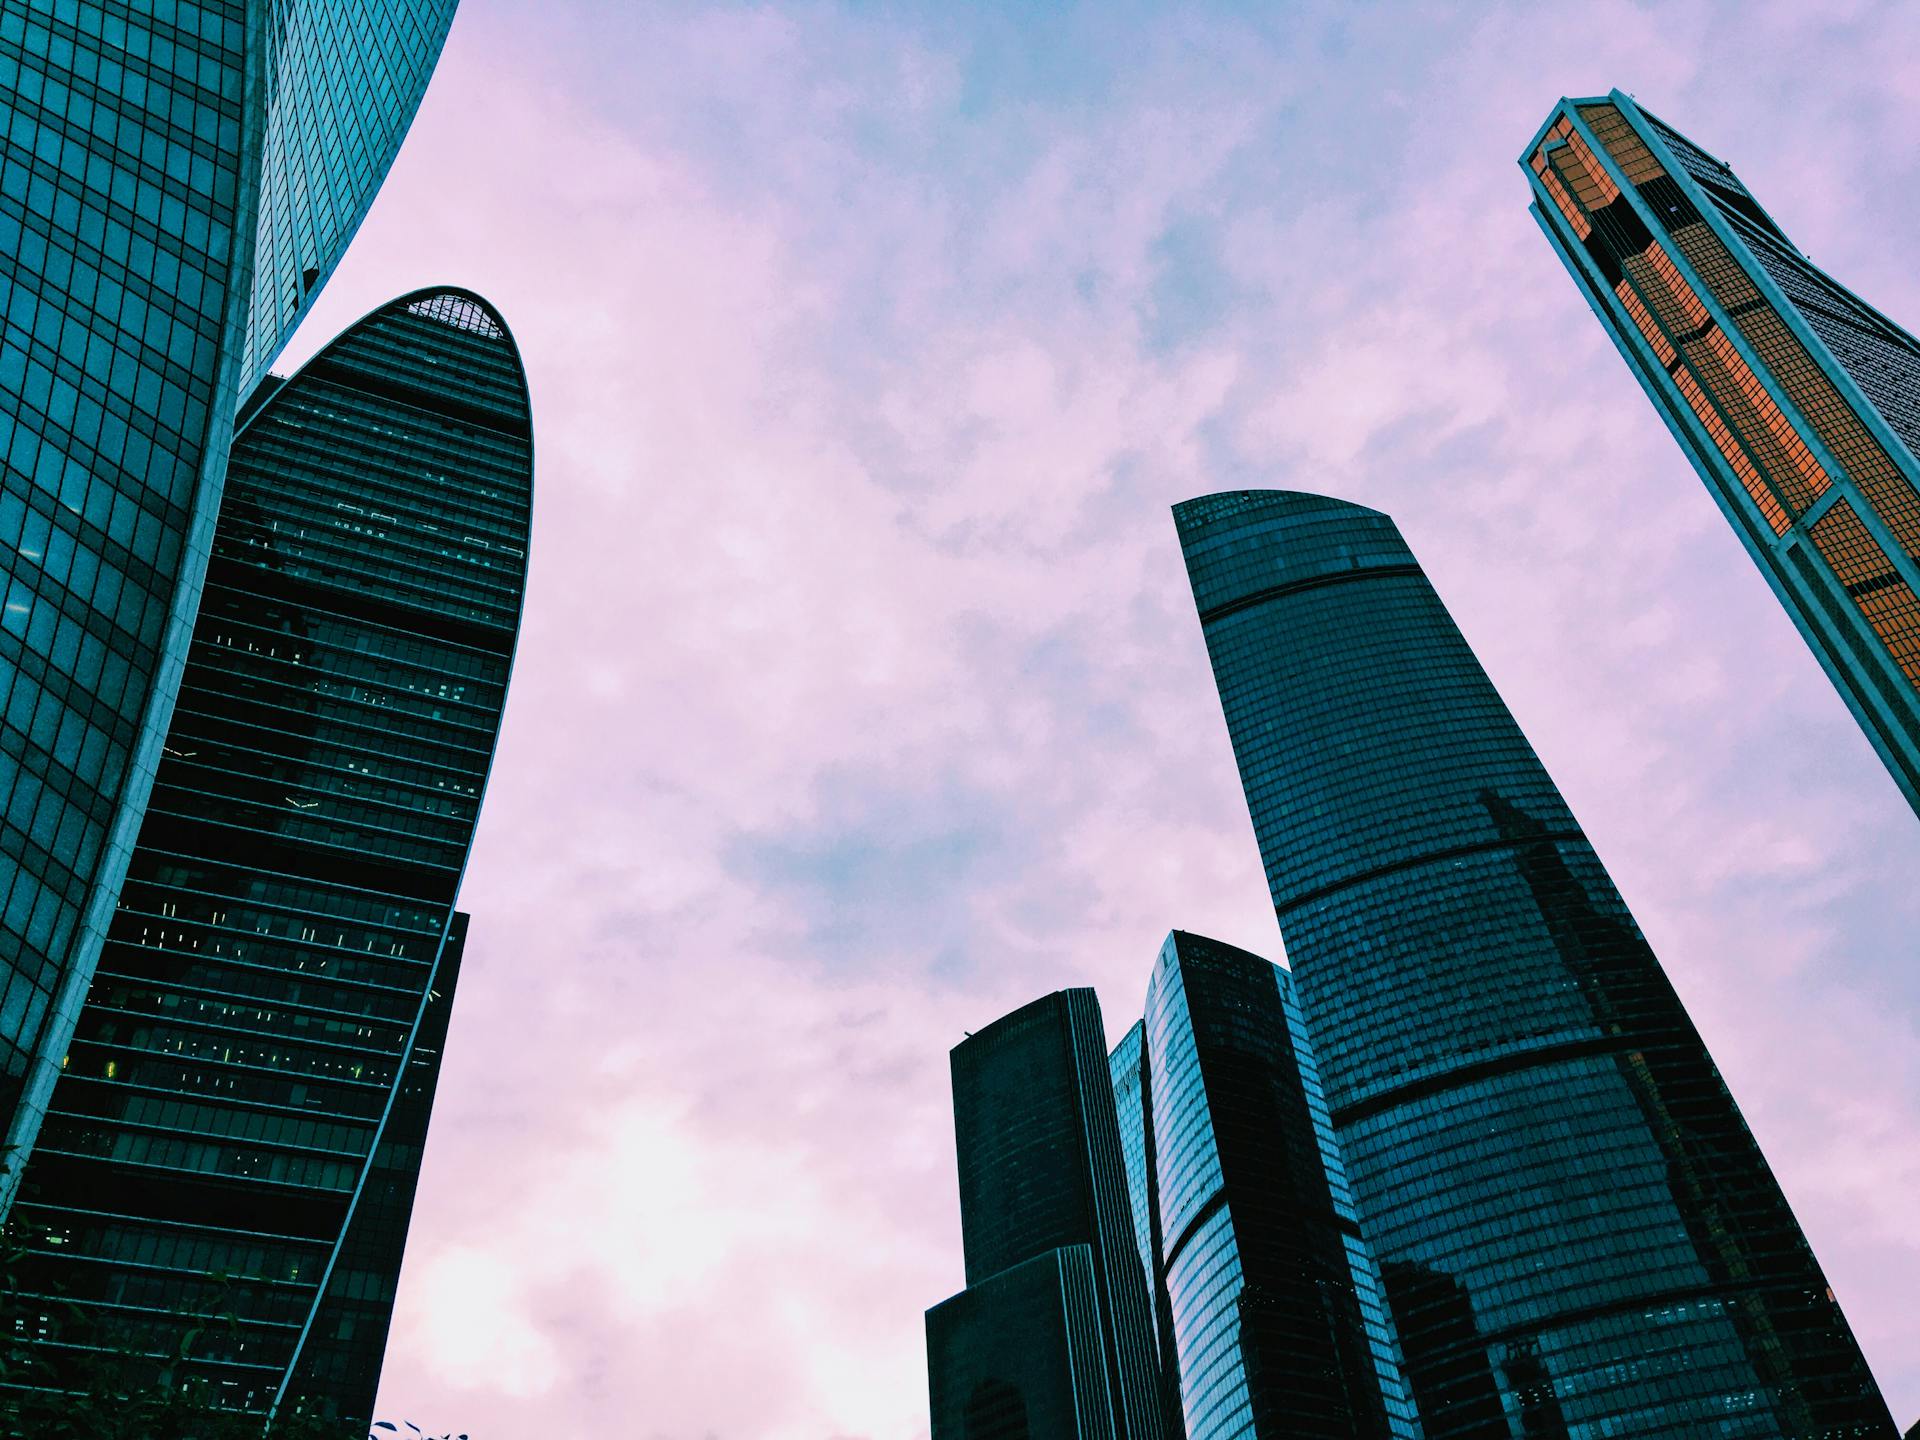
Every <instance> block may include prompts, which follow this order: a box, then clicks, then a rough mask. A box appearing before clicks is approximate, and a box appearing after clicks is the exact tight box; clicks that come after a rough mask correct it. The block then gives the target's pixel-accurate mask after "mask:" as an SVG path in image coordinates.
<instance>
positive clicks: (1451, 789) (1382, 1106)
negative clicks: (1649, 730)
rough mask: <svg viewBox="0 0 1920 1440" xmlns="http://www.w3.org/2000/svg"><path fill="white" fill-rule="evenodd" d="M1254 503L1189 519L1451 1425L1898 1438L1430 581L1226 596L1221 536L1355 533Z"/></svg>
mask: <svg viewBox="0 0 1920 1440" xmlns="http://www.w3.org/2000/svg"><path fill="white" fill-rule="evenodd" d="M1262 498H1263V502H1264V503H1263V506H1262V507H1261V508H1258V509H1255V508H1248V509H1245V510H1243V511H1242V512H1241V513H1240V514H1239V515H1238V516H1237V517H1236V518H1235V519H1234V520H1232V521H1230V522H1227V523H1224V524H1213V523H1208V522H1206V521H1204V520H1196V519H1195V518H1194V517H1193V515H1192V513H1191V512H1189V511H1187V510H1186V509H1185V507H1181V508H1180V509H1178V510H1176V516H1177V517H1178V519H1179V524H1180V529H1181V539H1182V543H1183V547H1184V549H1185V550H1186V553H1187V557H1188V564H1189V572H1190V574H1191V576H1192V578H1193V582H1194V590H1195V595H1196V603H1197V604H1198V605H1199V607H1200V611H1201V615H1202V620H1203V628H1204V631H1205V635H1206V641H1207V647H1208V653H1209V655H1210V657H1211V660H1212V664H1213V669H1214V674H1215V678H1216V680H1217V682H1218V685H1219V689H1220V695H1221V701H1222V705H1223V708H1224V710H1225V712H1226V718H1227V725H1228V731H1229V734H1230V735H1231V737H1232V740H1233V745H1234V752H1235V756H1236V759H1237V760H1238V763H1239V767H1240V772H1241V778H1242V782H1243V785H1244V788H1245V791H1246V795H1247V800H1248V805H1249V809H1250V811H1251V813H1252V817H1253V822H1254V829H1255V832H1256V834H1257V835H1258V837H1259V840H1260V844H1261V848H1262V856H1263V859H1264V861H1265V863H1266V866H1267V871H1268V874H1269V877H1270V879H1271V882H1272V892H1273V897H1274V901H1275V903H1276V906H1277V909H1278V913H1279V916H1280V920H1281V926H1282V930H1283V932H1284V934H1285V938H1286V944H1287V953H1288V956H1289V958H1290V959H1291V961H1292V963H1293V972H1292V973H1293V977H1294V983H1295V986H1296V988H1297V990H1298V993H1299V995H1300V998H1301V1004H1302V1009H1303V1011H1304V1013H1305V1020H1306V1028H1307V1030H1308V1031H1309V1033H1311V1035H1312V1037H1313V1042H1314V1051H1315V1055H1316V1058H1317V1061H1318V1069H1319V1074H1320V1076H1321V1079H1322V1082H1323V1084H1324V1087H1325V1092H1326V1099H1327V1102H1328V1105H1329V1107H1330V1113H1331V1118H1332V1121H1333V1125H1334V1128H1335V1130H1336V1131H1337V1133H1338V1135H1339V1140H1340V1151H1341V1154H1342V1156H1343V1157H1344V1161H1345V1164H1346V1168H1347V1174H1348V1177H1349V1179H1350V1181H1351V1184H1352V1189H1353V1195H1354V1200H1355V1203H1356V1206H1357V1208H1358V1211H1359V1216H1360V1230H1361V1233H1362V1234H1363V1235H1364V1236H1365V1237H1366V1239H1367V1241H1368V1243H1369V1245H1370V1247H1371V1248H1372V1250H1373V1253H1374V1255H1375V1257H1376V1258H1377V1260H1378V1261H1379V1264H1380V1271H1381V1275H1382V1278H1383V1282H1384V1288H1385V1292H1386V1298H1387V1301H1388V1306H1389V1309H1390V1310H1391V1313H1392V1316H1393V1320H1394V1323H1395V1327H1396V1329H1397V1332H1398V1338H1399V1341H1400V1343H1401V1346H1402V1353H1403V1357H1404V1362H1405V1368H1406V1373H1407V1376H1408V1381H1409V1384H1410V1386H1411V1388H1412V1391H1413V1394H1414V1399H1415V1403H1416V1405H1417V1407H1418V1409H1419V1412H1420V1419H1421V1422H1422V1425H1423V1427H1424V1429H1425V1432H1426V1434H1427V1435H1428V1436H1429V1437H1430V1440H1448V1437H1453V1436H1462V1437H1465V1436H1481V1435H1485V1434H1488V1433H1500V1432H1499V1431H1497V1430H1490V1429H1489V1427H1490V1426H1492V1425H1502V1426H1508V1427H1511V1429H1510V1431H1509V1432H1508V1433H1516V1434H1517V1433H1536V1434H1558V1433H1570V1434H1660V1435H1674V1436H1700V1437H1703V1440H1704V1437H1706V1436H1709V1435H1715V1436H1719V1435H1728V1434H1741V1435H1754V1436H1758V1435H1769V1436H1781V1437H1785V1436H1804V1435H1834V1436H1838V1435H1854V1434H1859V1435H1874V1436H1889V1435H1891V1434H1892V1430H1891V1423H1890V1420H1889V1418H1888V1416H1887V1414H1886V1409H1885V1406H1884V1404H1883V1402H1882V1401H1881V1400H1880V1398H1879V1395H1878V1392H1877V1390H1876V1389H1875V1387H1874V1385H1873V1381H1872V1378H1871V1376H1870V1374H1869V1373H1868V1371H1867V1369H1866V1366H1865V1363H1864V1361H1863V1360H1862V1358H1861V1356H1860V1354H1859V1351H1858V1348H1857V1346H1856V1345H1855V1343H1854V1341H1853V1339H1852V1336H1851V1333H1850V1332H1849V1330H1848V1329H1847V1326H1846V1322H1845V1320H1844V1318H1843V1317H1842V1316H1841V1314H1840V1311H1839V1309H1838V1307H1837V1306H1836V1305H1835V1304H1834V1303H1833V1301H1832V1299H1831V1297H1830V1295H1829V1294H1828V1292H1827V1288H1826V1284H1825V1281H1824V1279H1823V1278H1822V1277H1821V1275H1820V1271H1819V1268H1818V1266H1817V1264H1816V1263H1815V1261H1814V1259H1813V1257H1812V1255H1811V1253H1810V1252H1809V1251H1808V1249H1807V1246H1806V1243H1805V1240H1804V1239H1803V1238H1802V1236H1801V1235H1800V1233H1799V1230H1798V1227H1797V1225H1796V1224H1795V1222H1794V1220H1793V1217H1792V1214H1791V1212H1790V1211H1789V1209H1788V1207H1787V1205H1786V1202H1785V1199H1784V1198H1783V1197H1782V1196H1781V1194H1780V1192H1779V1189H1778V1187H1777V1185H1776V1184H1775V1183H1774V1181H1773V1178H1772V1176H1771V1174H1770V1172H1769V1171H1768V1169H1767V1166H1766V1163H1765V1161H1764V1159H1763V1158H1762V1157H1761V1155H1760V1153H1759V1151H1758V1149H1757V1148H1756V1147H1755V1145H1754V1144H1753V1141H1752V1137H1751V1136H1750V1135H1749V1134H1748V1132H1747V1130H1746V1127H1745V1125H1744V1123H1743V1122H1742V1121H1741V1119H1740V1116H1739V1113H1738V1111H1737V1110H1736V1109H1735V1107H1734V1104H1733V1101H1732V1099H1731V1097H1730V1096H1729V1095H1728V1094H1727V1092H1726V1089H1725V1086H1724V1084H1723V1083H1722V1082H1721V1081H1720V1079H1719V1076H1718V1074H1717V1072H1716V1071H1715V1069H1714V1067H1713V1064H1712V1061H1711V1059H1710V1058H1709V1057H1708V1055H1707V1053H1706V1050H1705V1048H1704V1046H1703V1045H1702V1044H1701V1042H1700V1039H1699V1037H1698V1035H1697V1034H1696V1033H1695V1032H1694V1030H1693V1028H1692V1026H1691V1024H1690V1023H1689V1021H1688V1019H1687V1017H1686V1015H1685V1013H1684V1011H1683V1009H1682V1008H1681V1006H1680V1003H1679V1001H1678V999H1677V998H1676V997H1675V995H1674V993H1673V991H1672V988H1671V986H1670V985H1669V984H1668V983H1667V981H1666V978H1665V976H1664V974H1663V973H1662V972H1661V969H1660V966H1659V964H1658V962H1657V960H1656V959H1655V957H1654V956H1653V954H1652V953H1651V951H1650V950H1649V948H1648V947H1647V945H1646V942H1645V940H1644V939H1643V938H1642V937H1641V936H1640V934H1639V932H1638V930H1637V929H1636V928H1635V926H1634V924H1633V921H1632V917H1631V916H1630V915H1629V914H1628V913H1627V910H1626V907H1625V905H1624V904H1623V902H1622V901H1621V899H1620V897H1619V896H1618V894H1617V893H1616V892H1615V891H1614V889H1613V886H1612V885H1611V883H1610V882H1609V880H1608V878H1607V876H1606V874H1605V872H1604V870H1603V869H1602V868H1601V866H1600V863H1599V861H1598V859H1597V858H1596V857H1595V856H1594V855H1593V852H1592V849H1591V847H1590V846H1589V845H1588V844H1587V842H1586V840H1585V838H1584V836H1583V835H1582V834H1581V833H1580V831H1579V829H1578V827H1577V825H1576V824H1575V823H1574V821H1573V819H1572V817H1571V815H1570V814H1569V813H1568V812H1567V809H1566V807H1565V804H1564V802H1563V801H1562V800H1561V798H1560V796H1559V794H1558V792H1557V791H1556V790H1555V789H1554V787H1553V784H1552V781H1551V779H1550V778H1549V777H1548V776H1547V775H1546V772H1545V771H1544V769H1543V768H1542V767H1541V765H1540V763H1539V761H1538V759H1537V758H1536V757H1535V755H1534V754H1533V752H1532V749H1531V747H1529V746H1528V745H1527V743H1526V740H1525V737H1524V736H1523V735H1522V734H1521V733H1520V731H1519V728H1518V727H1517V726H1516V725H1515V723H1514V721H1513V718H1512V716H1511V715H1510V714H1509V713H1508V711H1507V710H1506V707H1505V706H1504V705H1503V704H1502V703H1501V702H1500V699H1499V696H1498V694H1497V692H1496V691H1495V690H1494V689H1493V686H1492V685H1491V683H1490V682H1489V681H1488V680H1487V677H1486V675H1485V673H1484V672H1483V671H1482V670H1481V669H1480V667H1479V665H1478V663H1477V662H1476V660H1475V659H1474V657H1473V654H1472V652H1471V650H1470V649H1469V648H1468V647H1467V645H1466V642H1465V641H1464V640H1463V639H1462V637H1461V636H1460V633H1459V631H1458V630H1457V629H1456V628H1455V626H1454V625H1453V623H1452V621H1451V619H1450V618H1449V617H1448V615H1447V613H1446V611H1445V608H1444V607H1443V606H1442V604H1441V602H1440V600H1439V598H1438V597H1437V596H1436V595H1435V594H1434V593H1433V591H1432V588H1431V586H1430V585H1429V584H1428V583H1427V582H1426V580H1425V578H1424V577H1423V576H1421V575H1419V574H1418V573H1417V572H1415V573H1409V571H1408V567H1407V566H1406V565H1405V564H1404V563H1392V564H1390V563H1385V561H1384V559H1383V560H1382V562H1381V563H1376V564H1373V565H1368V564H1365V563H1363V564H1361V565H1359V566H1357V567H1355V568H1354V569H1353V570H1352V571H1350V572H1349V574H1348V575H1347V576H1346V577H1344V578H1343V579H1342V580H1341V581H1340V582H1339V583H1332V584H1320V585H1315V586H1311V587H1304V588H1295V589H1290V590H1286V589H1282V590H1272V591H1269V592H1268V598H1266V599H1264V600H1262V601H1261V602H1259V603H1257V604H1253V605H1248V606H1244V607H1238V608H1236V607H1234V606H1232V605H1231V603H1230V597H1229V596H1227V595H1225V594H1223V593H1222V590H1221V586H1220V584H1219V573H1218V570H1217V569H1216V567H1215V564H1214V561H1213V559H1212V557H1213V556H1214V555H1216V554H1218V553H1220V552H1221V551H1222V550H1224V549H1231V551H1232V553H1233V554H1235V555H1236V556H1239V557H1243V559H1242V563H1243V564H1245V565H1247V566H1249V567H1251V566H1252V564H1253V561H1252V558H1251V552H1254V551H1257V550H1261V549H1264V550H1266V551H1268V552H1269V560H1268V563H1267V565H1266V567H1265V568H1266V569H1268V570H1272V569H1282V570H1284V569H1286V568H1287V567H1288V565H1289V563H1290V562H1289V559H1288V557H1289V556H1290V555H1293V554H1294V553H1295V552H1296V551H1297V552H1298V553H1299V555H1300V556H1301V557H1302V561H1303V563H1306V564H1308V565H1311V564H1312V563H1313V557H1315V556H1317V555H1319V554H1321V553H1323V552H1325V551H1326V550H1328V549H1330V548H1335V547H1337V546H1338V544H1339V528H1340V527H1339V523H1338V517H1339V514H1340V511H1341V509H1342V507H1340V505H1339V502H1335V501H1328V500H1326V499H1324V498H1321V497H1315V496H1296V495H1287V494H1279V493H1269V494H1267V495H1265V496H1264V497H1262ZM1345 509H1346V515H1347V531H1348V540H1347V544H1348V546H1349V548H1350V549H1353V550H1358V549H1361V548H1365V549H1367V550H1369V551H1372V552H1374V553H1376V554H1379V553H1381V551H1382V549H1383V546H1382V541H1383V529H1384V531H1386V532H1391V522H1389V521H1386V520H1385V517H1382V516H1379V515H1377V514H1375V513H1374V512H1371V511H1367V510H1363V509H1361V508H1359V507H1345ZM1228 532H1230V535H1229V533H1228ZM1401 553H1402V554H1403V555H1404V550H1402V552H1401ZM1209 615H1212V616H1213V617H1214V618H1211V619H1209V618H1207V617H1208V616H1209ZM1356 837H1364V838H1356ZM1388 860H1390V863H1382V862H1383V861H1388ZM1329 861H1331V864H1332V868H1331V870H1330V869H1329ZM1149 1038H1150V1041H1151V1029H1150V1030H1149ZM1170 1208H1171V1205H1170ZM1541 1427H1544V1428H1541Z"/></svg>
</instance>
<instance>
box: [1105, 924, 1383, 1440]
mask: <svg viewBox="0 0 1920 1440" xmlns="http://www.w3.org/2000/svg"><path fill="white" fill-rule="evenodd" d="M1291 983H1292V982H1291V980H1290V978H1289V977H1288V975H1287V973H1286V972H1285V971H1284V970H1282V969H1280V968H1279V967H1278V966H1275V965H1273V964H1270V963H1269V962H1267V961H1265V960H1263V959H1261V958H1260V957H1259V956H1257V955H1252V954H1249V953H1248V952H1246V951H1244V950H1240V949H1237V948H1235V947H1234V946H1231V945H1225V944H1222V943H1221V942H1219V941H1217V940H1209V939H1207V938H1206V937H1204V936H1201V935H1192V934H1188V933H1186V932H1183V931H1178V930H1176V931H1174V932H1173V933H1172V934H1171V935H1169V936H1168V937H1167V941H1166V944H1165V945H1164V946H1163V947H1162V948H1161V951H1160V955H1159V958H1158V961H1157V962H1156V964H1155V965H1154V969H1153V976H1152V979H1151V980H1150V982H1149V984H1148V988H1147V1002H1146V1015H1145V1019H1144V1022H1143V1024H1142V1025H1141V1026H1140V1027H1138V1028H1136V1029H1135V1030H1133V1031H1130V1032H1129V1033H1128V1035H1127V1037H1126V1039H1125V1040H1123V1041H1122V1042H1121V1045H1120V1046H1119V1048H1117V1049H1116V1050H1115V1052H1114V1075H1115V1086H1116V1090H1117V1092H1119V1093H1121V1094H1122V1096H1123V1098H1122V1099H1121V1101H1120V1102H1119V1107H1120V1111H1121V1113H1122V1116H1123V1138H1124V1141H1125V1148H1126V1150H1127V1154H1128V1159H1129V1165H1128V1179H1129V1181H1130V1183H1131V1186H1132V1190H1133V1196H1134V1210H1135V1215H1136V1217H1137V1220H1136V1230H1137V1231H1139V1232H1142V1239H1141V1251H1142V1255H1143V1260H1144V1264H1145V1266H1146V1268H1147V1271H1148V1274H1149V1275H1150V1276H1152V1277H1154V1279H1155V1281H1156V1282H1157V1283H1156V1285H1155V1298H1156V1302H1157V1303H1156V1308H1157V1309H1158V1311H1159V1314H1158V1316H1157V1318H1158V1321H1159V1329H1160V1333H1161V1334H1162V1335H1163V1336H1164V1337H1167V1343H1166V1344H1165V1346H1164V1349H1165V1352H1166V1353H1163V1355H1162V1362H1163V1364H1164V1365H1165V1366H1166V1369H1167V1373H1168V1375H1169V1376H1170V1377H1171V1378H1173V1380H1174V1381H1175V1383H1176V1385H1177V1387H1178V1393H1179V1397H1180V1403H1181V1408H1182V1410H1183V1413H1184V1417H1185V1425H1186V1430H1187V1433H1188V1434H1189V1435H1190V1436H1192V1437H1194V1440H1235V1437H1246V1440H1257V1437H1267V1436H1272V1437H1289V1440H1291V1437H1324V1440H1375V1437H1386V1436H1396V1437H1399V1436H1413V1435H1415V1434H1417V1431H1416V1430H1415V1429H1414V1426H1413V1421H1412V1409H1411V1406H1410V1404H1409V1402H1408V1399H1407V1396H1406V1392H1405V1386H1404V1382H1403V1381H1402V1379H1401V1375H1400V1366H1399V1359H1398V1355H1397V1353H1396V1350H1395V1346H1394V1342H1393V1337H1392V1328H1391V1326H1390V1324H1389V1323H1388V1321H1387V1318H1386V1313H1385V1305H1384V1302H1383V1300H1382V1298H1381V1292H1380V1280H1379V1276H1378V1274H1377V1273H1376V1271H1375V1268H1374V1265H1373V1262H1372V1260H1371V1259H1370V1258H1369V1256H1368V1255H1367V1252H1366V1248H1365V1246H1364V1245H1363V1244H1362V1243H1361V1240H1360V1235H1359V1227H1358V1225H1357V1223H1356V1220H1355V1216H1354V1210H1353V1205H1352V1201H1351V1199H1350V1198H1349V1196H1348V1194H1347V1185H1346V1180H1345V1176H1344V1174H1343V1173H1342V1170H1341V1166H1340V1160H1339V1155H1338V1152H1337V1150H1336V1148H1335V1146H1334V1143H1333V1134H1332V1127H1331V1123H1330V1121H1329V1119H1328V1115H1327V1109H1326V1104H1325V1101H1324V1099H1323V1098H1322V1096H1321V1093H1320V1084H1319V1078H1318V1074H1317V1070H1316V1067H1315V1064H1314V1060H1313V1052H1312V1050H1311V1048H1310V1047H1309V1045H1308V1043H1307V1040H1306V1035H1305V1033H1304V1031H1303V1030H1302V1029H1301V1027H1300V1024H1299V1019H1298V1012H1297V1007H1296V1006H1295V1004H1294V1002H1293V998H1292V994H1291ZM1135 1096H1138V1097H1140V1098H1139V1099H1138V1100H1135V1099H1133V1098H1132V1097H1135ZM1128 1131H1130V1132H1132V1133H1125V1132H1128ZM1135 1157H1138V1158H1137V1159H1136V1158H1135Z"/></svg>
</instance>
